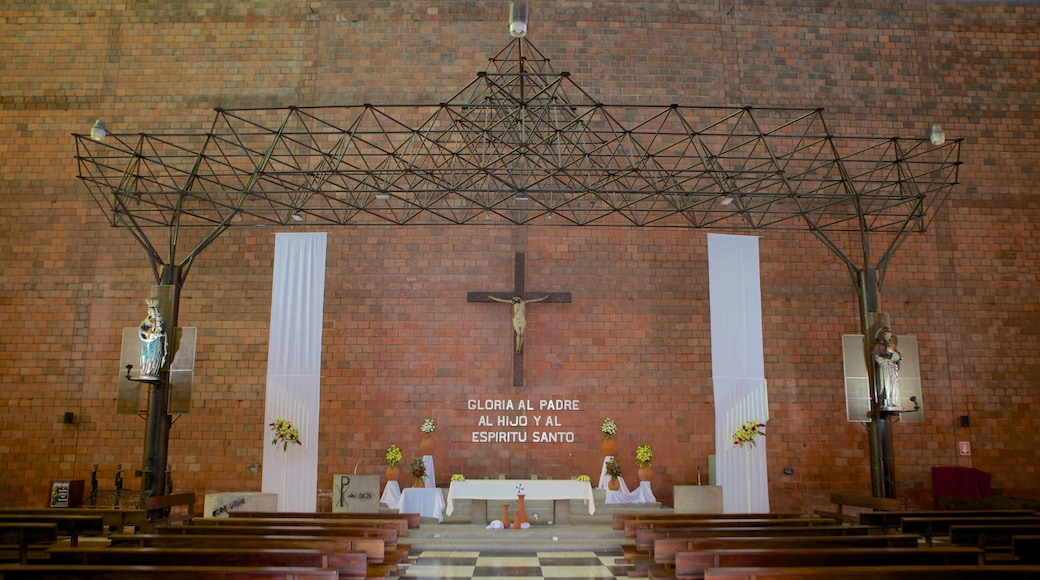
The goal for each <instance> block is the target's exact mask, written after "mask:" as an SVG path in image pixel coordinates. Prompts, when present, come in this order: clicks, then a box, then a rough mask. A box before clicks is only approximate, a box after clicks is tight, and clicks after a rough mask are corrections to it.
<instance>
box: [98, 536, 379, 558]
mask: <svg viewBox="0 0 1040 580" xmlns="http://www.w3.org/2000/svg"><path fill="white" fill-rule="evenodd" d="M109 541H110V542H111V543H112V547H113V548H119V547H134V546H136V547H142V548H192V549H198V548H214V547H220V548H263V547H270V548H284V549H289V550H292V549H314V550H328V551H340V552H362V553H364V554H365V558H366V560H367V561H368V563H369V564H382V563H383V560H384V546H383V540H381V539H379V538H350V537H341V536H302V535H301V536H279V535H268V536H263V535H248V536H236V535H230V534H228V535H220V536H211V535H179V534H177V535H175V534H112V535H111V536H109Z"/></svg>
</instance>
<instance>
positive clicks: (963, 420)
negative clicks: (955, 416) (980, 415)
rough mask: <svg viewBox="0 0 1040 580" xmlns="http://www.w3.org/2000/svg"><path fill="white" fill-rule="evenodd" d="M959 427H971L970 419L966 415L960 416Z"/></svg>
mask: <svg viewBox="0 0 1040 580" xmlns="http://www.w3.org/2000/svg"><path fill="white" fill-rule="evenodd" d="M960 422H961V427H971V419H969V418H968V416H967V415H961V417H960Z"/></svg>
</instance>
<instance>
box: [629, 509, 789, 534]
mask: <svg viewBox="0 0 1040 580" xmlns="http://www.w3.org/2000/svg"><path fill="white" fill-rule="evenodd" d="M800 517H802V514H800V513H794V512H765V513H750V514H743V513H739V514H738V513H703V514H688V513H675V512H664V513H659V512H617V513H615V514H614V515H613V517H612V518H611V523H612V525H613V529H614V530H617V531H621V530H624V529H625V522H629V521H635V520H657V521H661V520H664V521H667V520H687V519H690V518H701V519H706V520H718V519H726V518H730V519H751V520H761V519H767V518H779V519H791V518H800Z"/></svg>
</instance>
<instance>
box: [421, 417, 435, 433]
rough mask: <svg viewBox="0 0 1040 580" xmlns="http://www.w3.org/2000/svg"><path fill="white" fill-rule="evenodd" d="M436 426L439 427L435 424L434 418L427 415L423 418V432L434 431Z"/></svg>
mask: <svg viewBox="0 0 1040 580" xmlns="http://www.w3.org/2000/svg"><path fill="white" fill-rule="evenodd" d="M436 428H437V425H435V424H434V422H433V419H432V418H430V417H427V418H425V419H423V422H422V432H423V433H433V430H434V429H436Z"/></svg>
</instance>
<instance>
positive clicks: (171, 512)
mask: <svg viewBox="0 0 1040 580" xmlns="http://www.w3.org/2000/svg"><path fill="white" fill-rule="evenodd" d="M144 509H145V510H146V511H148V512H149V513H155V512H158V511H159V510H162V512H163V513H165V514H166V515H165V517H163V518H162V521H165V522H166V523H169V524H180V523H191V521H192V520H193V519H194V518H195V494H194V493H193V492H186V493H175V494H171V495H154V496H151V497H146V498H144ZM152 520H153V521H159V520H157V519H156V518H152Z"/></svg>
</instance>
